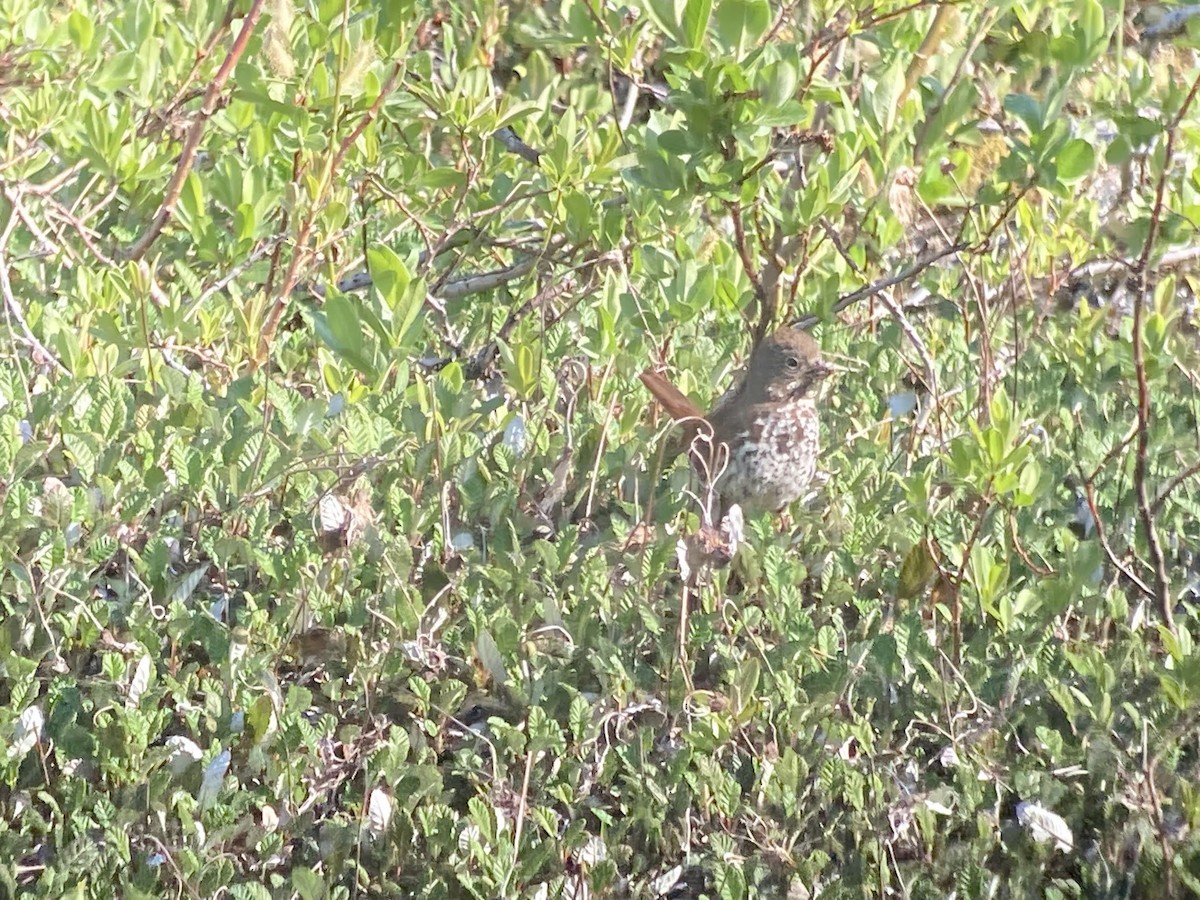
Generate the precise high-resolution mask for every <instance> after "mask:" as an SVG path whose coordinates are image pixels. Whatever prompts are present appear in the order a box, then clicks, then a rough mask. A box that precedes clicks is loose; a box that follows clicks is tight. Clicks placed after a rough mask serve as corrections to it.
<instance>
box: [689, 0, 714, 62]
mask: <svg viewBox="0 0 1200 900" xmlns="http://www.w3.org/2000/svg"><path fill="white" fill-rule="evenodd" d="M712 5H713V0H687V8H686V9H685V11H684V14H683V37H684V41H683V43H684V45H685V46H687V47H689V48H691V49H694V50H698V49H699V48H700V47H701V46H702V45H703V44H704V37H705V35H706V34H707V33H708V22H709V19H711V18H712Z"/></svg>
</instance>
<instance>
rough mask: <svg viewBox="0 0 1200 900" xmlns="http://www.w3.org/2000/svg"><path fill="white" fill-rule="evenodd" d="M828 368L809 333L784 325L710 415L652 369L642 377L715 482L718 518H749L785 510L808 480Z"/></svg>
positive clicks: (813, 465) (699, 467)
mask: <svg viewBox="0 0 1200 900" xmlns="http://www.w3.org/2000/svg"><path fill="white" fill-rule="evenodd" d="M832 371H833V367H831V366H829V365H827V364H826V363H825V362H823V361H822V359H821V349H820V347H818V346H817V342H816V341H814V340H813V338H812V337H811V336H810V335H809V334H808V333H807V332H804V331H801V330H799V329H797V328H793V327H790V326H784V327H782V328H779V329H778V330H777V331H775V332H773V333H772V334H770V335H769V336H768V337H767V338H765V339H764V340H763V341H762V343H760V344H759V345H758V346H757V347H756V348H755V349H754V351H753V352H752V353H751V354H750V361H749V364H748V365H747V367H746V372H745V375H744V376H743V378H742V379H741V381H740V382H739V383H737V384H736V385H735V386H734V387H732V388H731V389H730V390H728V391H726V392H725V394H724V395H723V396H722V397H721V398H720V399H719V400H718V401H717V403H716V404H715V405H714V407H713V409H712V411H711V412H709V413H708V414H707V415H706V414H705V413H704V411H703V410H702V409H701V408H700V407H699V406H698V405H697V404H696V403H695V402H693V401H692V400H690V399H689V398H688V397H687V396H686V395H684V394H683V392H682V391H680V390H679V389H678V388H677V387H675V385H673V384H672V383H671V382H670V381H668V380H667V379H666V378H664V377H663V376H662V375H660V374H659V373H657V372H655V371H653V370H652V369H647V370H645V371H644V372H642V374H641V380H642V382H643V384H645V385H646V387H647V388H648V389H649V390H650V393H651V394H653V395H654V397H655V399H656V400H658V402H659V403H660V404H661V405H662V407H663V408H664V409H665V410H666V411H667V412H668V413H669V414H670V415H671V417H672V418H673V419H675V421H676V422H678V423H679V424H680V425H681V427H682V429H683V442H682V446H683V447H687V448H688V449H689V455H690V457H691V461H692V466H693V468H694V469H696V470H697V472H699V473H700V474H701V476H702V477H706V478H710V479H713V478H715V481H714V482H713V485H714V487H715V489H716V491H717V493H718V494H719V495H720V498H721V505H722V511H723V513H724V512H727V511H728V509H729V507H730V505H731V504H735V503H736V504H737V505H738V506H740V507H741V509H742V512H743V513H744V514H747V515H754V514H757V513H762V512H777V511H779V510H782V509H783V508H785V507H787V506H788V505H790V504H791V503H793V502H795V501H796V500H798V499H799V498H800V497H801V496H802V495H803V494H804V491H805V489H806V488H807V487H808V484H809V482H810V481H812V477H813V475H814V474H815V473H816V468H817V455H818V452H819V450H820V439H819V416H818V412H817V402H816V394H817V390H818V388H819V386H820V384H821V382H822V381H824V379H825V378H826V377H827V376H828V375H829V374H831V372H832Z"/></svg>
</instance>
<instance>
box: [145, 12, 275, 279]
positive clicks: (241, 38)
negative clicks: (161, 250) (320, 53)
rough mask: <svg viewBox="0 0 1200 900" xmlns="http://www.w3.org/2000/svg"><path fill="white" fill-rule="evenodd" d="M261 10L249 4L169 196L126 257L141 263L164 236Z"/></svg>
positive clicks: (169, 186) (208, 93) (210, 87)
mask: <svg viewBox="0 0 1200 900" xmlns="http://www.w3.org/2000/svg"><path fill="white" fill-rule="evenodd" d="M262 8H263V0H253V2H252V3H251V4H250V11H249V12H248V13H246V18H245V19H243V20H242V30H241V31H240V32H239V33H238V36H237V38H236V39H235V40H234V42H233V47H231V48H230V50H229V55H228V56H227V57H225V62H223V63H222V64H221V68H220V69H218V70H217V74H216V75H215V76H214V77H213V80H212V81H211V82H210V83H209V85H208V90H207V91H206V92H205V94H204V103H203V105H202V106H201V107H200V112H199V113H198V114H197V116H196V120H195V121H194V122H192V127H191V130H190V131H188V135H187V138H186V139H185V140H184V142H183V151H182V152H181V153H180V154H179V162H178V163H176V164H175V173H174V174H173V175H172V176H171V181H170V182H169V183H168V184H167V190H166V193H165V194H163V200H162V204H161V205H160V206H159V207H158V212H156V213H155V214H154V218H153V219H152V220H151V222H150V227H149V228H148V229H147V230H146V232H145V233H144V234H143V235H142V236H141V237H140V238H138V239H137V241H135V242H134V244H133V246H132V247H130V248H129V251H128V253H127V255H128V257H129V258H130V259H133V260H138V259H141V258H142V257H143V256H145V255H146V251H147V250H149V249H150V245H151V244H153V243H154V242H155V241H156V240H158V236H159V235H160V234H162V230H163V228H165V227H166V224H167V221H168V220H169V219H170V218H171V215H172V214H173V213H174V212H175V204H176V203H178V202H179V195H180V194H181V193H182V192H183V184H184V182H185V181H186V180H187V177H188V173H189V172H191V170H192V163H193V162H194V161H195V159H196V151H197V149H199V147H200V138H201V137H202V136H203V134H204V127H205V126H206V125H207V124H208V120H209V118H210V117H211V116H212V114H213V112H214V111H215V110H216V108H217V100H218V98H219V97H220V95H221V90H222V89H223V88H224V87H225V82H226V81H228V80H229V76H230V75H231V74H233V68H234V66H236V65H237V62H238V60H239V59H241V57H242V53H243V52H245V50H246V45H247V44H248V43H250V35H252V34H253V33H254V29H255V26H257V25H258V20H259V18H260V17H261V16H262Z"/></svg>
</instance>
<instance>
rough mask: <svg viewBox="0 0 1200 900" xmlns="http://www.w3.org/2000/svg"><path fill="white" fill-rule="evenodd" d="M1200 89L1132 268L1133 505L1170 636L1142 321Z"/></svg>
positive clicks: (1166, 154)
mask: <svg viewBox="0 0 1200 900" xmlns="http://www.w3.org/2000/svg"><path fill="white" fill-rule="evenodd" d="M1198 90H1200V75H1197V76H1196V79H1195V80H1194V81H1193V82H1192V87H1191V90H1189V91H1188V94H1187V96H1186V97H1185V98H1184V100H1183V104H1182V105H1181V106H1180V107H1179V112H1178V113H1177V114H1176V115H1175V118H1174V120H1173V121H1172V122H1171V124H1170V127H1168V129H1167V142H1166V147H1165V148H1164V150H1163V165H1162V171H1161V172H1159V173H1158V184H1157V186H1156V187H1155V191H1154V208H1153V209H1152V210H1151V212H1150V228H1149V230H1148V231H1147V232H1146V243H1145V246H1143V247H1142V255H1141V257H1140V258H1139V259H1138V261H1137V264H1136V265H1135V266H1134V269H1133V278H1134V285H1135V287H1136V290H1135V291H1134V295H1133V367H1134V370H1135V372H1136V374H1137V399H1138V402H1137V420H1138V436H1137V453H1136V455H1135V456H1134V458H1133V486H1134V490H1135V491H1136V493H1137V506H1138V513H1139V517H1140V519H1141V522H1142V530H1143V531H1144V532H1145V535H1146V543H1147V544H1148V545H1149V548H1150V561H1151V562H1152V563H1153V565H1154V596H1155V599H1156V600H1157V602H1158V608H1159V609H1158V611H1159V615H1160V616H1161V618H1162V621H1163V624H1164V625H1166V626H1167V628H1168V629H1169V630H1170V631H1171V632H1172V633H1174V631H1175V611H1174V609H1173V608H1172V603H1171V583H1170V580H1169V579H1168V577H1167V559H1166V555H1165V554H1164V553H1163V548H1162V542H1161V541H1159V539H1158V526H1157V524H1156V523H1155V517H1154V508H1153V507H1152V506H1151V504H1150V492H1149V490H1148V488H1147V487H1146V469H1147V457H1148V456H1149V454H1150V385H1149V383H1148V381H1147V378H1146V347H1145V333H1144V331H1145V318H1146V271H1147V269H1148V268H1149V266H1150V255H1151V253H1153V252H1154V241H1155V239H1156V238H1157V237H1158V229H1159V223H1160V220H1161V219H1162V211H1163V194H1164V192H1165V191H1166V186H1167V175H1168V173H1169V172H1170V170H1171V160H1172V158H1173V157H1174V155H1175V138H1176V135H1177V133H1178V130H1179V125H1180V123H1181V122H1182V121H1183V117H1184V116H1185V115H1186V114H1187V111H1188V108H1189V107H1191V105H1192V102H1193V101H1194V100H1195V99H1196V92H1197V91H1198Z"/></svg>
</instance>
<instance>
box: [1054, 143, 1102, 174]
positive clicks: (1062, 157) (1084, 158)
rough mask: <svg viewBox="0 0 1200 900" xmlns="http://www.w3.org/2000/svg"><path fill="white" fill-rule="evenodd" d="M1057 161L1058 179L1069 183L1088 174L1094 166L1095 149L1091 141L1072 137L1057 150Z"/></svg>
mask: <svg viewBox="0 0 1200 900" xmlns="http://www.w3.org/2000/svg"><path fill="white" fill-rule="evenodd" d="M1057 162H1058V178H1059V180H1060V181H1062V182H1064V183H1066V184H1070V183H1071V182H1074V181H1078V180H1079V179H1080V178H1082V177H1083V176H1084V175H1087V174H1089V173H1090V172H1091V171H1092V169H1093V168H1095V165H1096V151H1095V150H1094V149H1093V148H1092V145H1091V142H1089V141H1085V140H1083V139H1082V138H1073V139H1071V140H1070V141H1067V145H1066V146H1065V147H1063V149H1062V150H1061V152H1059V154H1058V160H1057Z"/></svg>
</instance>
